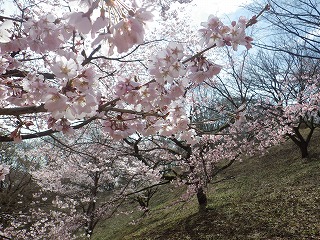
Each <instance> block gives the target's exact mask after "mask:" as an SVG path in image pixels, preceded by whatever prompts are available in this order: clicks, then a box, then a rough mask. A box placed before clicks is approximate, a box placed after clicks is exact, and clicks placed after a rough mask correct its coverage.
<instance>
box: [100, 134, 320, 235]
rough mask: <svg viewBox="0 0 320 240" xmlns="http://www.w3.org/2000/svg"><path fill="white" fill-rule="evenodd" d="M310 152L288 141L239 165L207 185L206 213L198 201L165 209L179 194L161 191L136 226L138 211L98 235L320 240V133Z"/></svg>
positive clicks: (108, 225) (106, 227)
mask: <svg viewBox="0 0 320 240" xmlns="http://www.w3.org/2000/svg"><path fill="white" fill-rule="evenodd" d="M310 153H311V156H312V158H311V160H310V161H308V162H307V161H305V160H302V159H301V158H300V155H299V150H298V149H297V147H295V145H294V144H293V143H291V142H290V141H288V142H286V143H285V144H283V145H282V146H277V147H273V148H271V149H270V151H269V153H268V154H266V155H264V156H261V157H254V158H250V159H247V160H245V161H243V162H242V163H239V162H238V163H235V164H234V165H233V166H231V167H230V168H229V169H227V170H226V171H225V172H224V173H223V175H222V176H220V178H223V177H230V176H233V177H234V179H232V180H228V181H223V182H220V183H218V184H215V185H211V186H210V187H209V189H208V196H209V207H208V208H209V210H208V211H207V212H206V213H203V214H199V213H197V204H196V200H195V199H194V200H193V201H192V202H190V203H187V204H185V205H184V206H181V205H179V206H174V207H171V208H165V209H163V208H164V207H165V206H166V204H168V202H172V200H173V199H174V198H176V197H177V196H174V195H173V194H172V193H167V194H166V198H167V199H163V198H162V197H163V196H164V192H163V191H164V190H163V189H162V190H161V191H162V192H161V194H160V195H158V197H156V199H155V203H154V205H155V206H154V208H153V209H152V210H151V214H150V215H149V216H147V217H145V218H143V219H141V220H140V221H139V222H138V223H137V224H135V225H129V222H130V221H132V220H133V218H134V217H135V216H137V215H132V216H131V217H126V218H124V217H118V218H115V219H113V220H111V221H108V222H105V223H104V224H103V225H101V227H100V229H99V230H98V232H97V234H96V235H95V237H94V239H101V240H107V239H113V240H117V239H119V240H120V239H121V240H123V239H126V240H137V239H138V240H140V239H141V240H155V239H158V240H178V239H179V240H180V239H192V240H202V239H203V240H204V239H207V240H209V239H212V240H220V239H224V240H231V239H277V240H278V239H296V240H303V239H305V240H311V239H318V240H320V132H319V131H318V132H317V133H316V134H315V136H314V137H313V140H312V145H311V148H310ZM170 198H171V199H170ZM164 200H165V201H166V203H161V201H164ZM168 200H169V201H168Z"/></svg>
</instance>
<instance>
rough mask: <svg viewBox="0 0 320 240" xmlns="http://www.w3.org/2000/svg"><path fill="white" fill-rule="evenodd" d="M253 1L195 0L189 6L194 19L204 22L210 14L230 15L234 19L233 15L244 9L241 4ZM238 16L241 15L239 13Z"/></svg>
mask: <svg viewBox="0 0 320 240" xmlns="http://www.w3.org/2000/svg"><path fill="white" fill-rule="evenodd" d="M252 2H253V0H193V2H191V4H189V6H188V8H190V14H191V18H192V19H195V20H196V21H200V22H203V21H206V20H207V19H208V16H209V15H210V14H213V15H216V16H218V17H230V18H231V19H232V15H234V14H235V13H236V12H239V11H241V10H242V9H243V8H241V7H240V6H243V5H246V4H249V3H252ZM195 5H196V6H195ZM237 17H239V16H238V14H237ZM248 17H249V16H248ZM232 20H237V19H232Z"/></svg>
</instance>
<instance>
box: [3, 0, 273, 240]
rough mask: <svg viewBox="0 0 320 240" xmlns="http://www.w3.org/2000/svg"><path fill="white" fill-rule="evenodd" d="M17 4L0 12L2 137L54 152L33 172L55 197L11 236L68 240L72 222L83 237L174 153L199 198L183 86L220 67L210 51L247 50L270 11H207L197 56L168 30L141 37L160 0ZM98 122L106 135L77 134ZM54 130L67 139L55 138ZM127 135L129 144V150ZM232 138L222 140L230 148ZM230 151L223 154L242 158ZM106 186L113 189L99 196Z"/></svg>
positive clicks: (150, 181)
mask: <svg viewBox="0 0 320 240" xmlns="http://www.w3.org/2000/svg"><path fill="white" fill-rule="evenodd" d="M14 2H15V4H14V6H15V7H16V9H17V12H15V13H6V12H4V14H3V15H1V17H0V20H1V23H0V24H1V26H0V74H1V75H0V97H1V98H0V99H1V100H0V115H1V119H0V121H1V123H2V126H1V135H0V141H1V142H9V141H16V142H19V141H21V140H24V139H33V138H40V137H44V136H50V137H51V138H53V139H55V141H54V143H55V144H58V145H59V147H60V150H59V151H55V149H53V148H52V147H47V149H43V152H44V153H45V152H47V153H48V154H47V156H46V158H45V159H46V162H45V164H44V166H43V167H42V168H41V169H40V170H39V172H36V173H35V174H34V176H35V178H36V179H37V180H38V184H39V186H41V187H42V189H43V191H44V192H45V193H48V192H50V193H52V194H53V195H54V196H57V198H56V199H55V201H54V206H53V209H50V210H49V212H48V209H46V210H43V209H37V208H32V209H30V212H29V214H24V215H23V216H22V220H21V221H18V220H17V221H12V224H11V226H10V227H9V228H8V229H7V231H6V234H7V235H6V236H9V237H15V238H19V237H21V236H26V235H28V236H30V237H33V238H34V239H36V238H38V239H41V238H43V236H52V237H57V236H59V237H62V236H64V237H65V238H68V239H72V237H73V236H74V234H75V233H78V230H79V229H82V230H83V229H85V230H84V233H85V234H87V235H89V236H90V235H91V234H92V232H93V229H94V227H95V225H96V224H97V222H98V221H99V220H100V219H102V218H103V217H106V216H107V215H108V213H110V214H111V213H112V211H113V210H112V208H116V206H117V203H118V202H119V201H120V202H121V200H122V199H125V198H126V197H127V196H129V195H133V194H135V193H140V192H141V191H143V190H148V189H150V187H149V186H150V185H151V186H153V185H157V184H162V183H161V178H160V177H161V174H160V171H159V167H166V166H167V165H168V161H169V162H170V161H172V159H174V161H175V162H179V164H180V165H181V166H183V167H187V168H188V171H189V174H188V179H187V180H186V181H185V182H183V184H189V185H193V186H196V189H197V190H196V192H197V193H198V194H199V198H201V197H203V195H201V193H203V188H202V187H203V185H204V184H203V182H202V180H201V179H203V177H202V176H203V174H200V172H201V171H202V170H204V171H207V170H206V169H207V167H205V168H203V167H202V166H203V165H201V164H200V165H201V166H200V165H199V163H198V162H197V161H198V160H199V157H192V156H191V154H190V149H191V146H193V145H195V144H197V143H198V142H199V138H198V136H197V131H196V130H195V129H194V127H193V126H192V124H191V122H190V118H189V116H188V110H189V106H191V103H192V97H191V95H190V93H191V92H192V89H194V88H195V87H197V86H199V85H200V84H201V83H203V82H204V81H205V80H206V79H210V78H212V77H213V76H216V75H217V74H219V72H220V71H221V68H222V67H221V66H220V65H218V64H216V63H215V61H214V60H213V59H210V56H206V54H207V52H209V51H211V50H212V49H214V48H222V47H223V48H225V47H229V48H230V49H232V50H234V51H236V50H237V49H238V47H239V45H242V46H244V47H245V48H246V49H250V48H251V42H252V41H253V39H252V38H251V37H249V36H247V34H246V33H245V30H246V28H247V27H249V26H251V25H253V24H255V23H256V21H257V18H258V17H259V16H260V15H261V14H262V13H263V12H264V11H265V10H267V9H268V7H265V8H264V9H263V10H262V11H261V12H260V13H259V14H258V15H257V16H254V17H253V18H251V19H250V20H248V19H246V18H245V17H240V18H239V20H238V21H232V22H231V23H230V24H227V25H225V24H224V23H222V21H221V20H220V19H219V18H217V17H215V16H213V15H211V16H209V17H208V21H206V22H203V23H201V29H200V30H199V33H200V37H199V39H197V40H198V42H199V45H198V46H196V47H195V48H194V49H196V51H193V49H190V48H189V46H188V43H187V44H186V45H183V44H182V43H181V41H180V42H178V41H175V40H176V39H174V37H173V39H170V40H169V41H166V39H156V38H154V36H155V35H154V33H151V34H150V35H148V34H149V33H148V31H147V29H146V25H147V23H148V22H150V21H151V20H152V19H153V18H155V16H157V15H156V12H157V11H160V13H161V11H162V14H163V13H164V11H163V9H164V6H165V7H167V6H166V3H165V5H162V4H163V2H162V1H151V2H149V1H142V5H141V6H140V5H138V4H137V3H136V2H135V1H120V0H112V1H102V0H81V1H69V2H65V1H61V2H58V3H56V1H49V0H47V1H43V2H40V3H34V2H33V1H30V2H28V3H26V4H25V3H21V2H19V1H14ZM179 2H188V1H179ZM78 4H79V5H78ZM159 4H160V8H159ZM153 8H154V11H153V12H152V9H153ZM165 17H166V18H167V19H168V18H170V15H167V16H165ZM180 35H181V34H180ZM179 37H181V36H179ZM193 41H195V40H193ZM186 46H187V47H186ZM198 49H202V50H199V51H198ZM194 52H197V53H194ZM241 112H242V110H241V111H240V110H239V111H238V112H236V113H234V114H235V115H236V116H238V115H239V116H240V115H241ZM239 118H240V119H243V118H241V117H239ZM235 123H239V122H238V121H236V122H235ZM94 124H96V125H97V126H100V127H99V131H100V132H101V134H102V135H103V136H105V138H104V139H107V140H106V141H105V142H102V143H101V142H99V144H98V143H97V142H94V141H93V140H92V139H91V140H90V141H89V142H86V138H85V137H86V135H83V134H81V133H79V132H77V131H76V130H79V129H86V128H87V127H91V126H93V125H94ZM238 125H239V124H238ZM235 126H237V125H236V124H235ZM230 129H231V130H230V131H231V133H235V132H234V131H236V130H232V129H234V128H230ZM238 129H239V128H238ZM232 131H233V132H232ZM58 132H62V133H63V134H65V135H64V137H61V138H59V139H58V138H57V137H56V135H57V134H56V135H53V134H54V133H58ZM110 137H111V138H112V139H113V140H115V141H112V142H111V140H110ZM236 137H237V136H236V135H235V138H236ZM122 139H125V140H124V142H125V144H127V146H129V147H130V148H133V151H131V152H130V153H128V152H125V151H124V149H125V148H124V147H123V145H121V144H123V143H122V142H121V141H119V140H122ZM141 139H147V140H148V141H144V140H143V141H142V140H141ZM163 139H166V141H163V142H162V143H164V144H163V145H162V144H161V140H163ZM243 139H245V138H242V140H243ZM167 140H169V141H167ZM231 140H232V139H231ZM231 140H230V141H229V140H228V139H225V140H223V141H222V142H225V141H227V142H229V143H225V144H230V146H231V145H232V141H231ZM117 141H118V142H117ZM65 142H66V143H65ZM168 142H170V144H171V145H170V144H169V147H168ZM164 145H165V146H164ZM171 146H172V148H171ZM223 146H224V145H223V144H222V145H221V148H220V150H221V151H222V150H223ZM233 146H234V145H233ZM204 149H205V147H201V145H200V146H199V147H198V149H197V150H195V151H194V152H195V154H198V155H197V156H200V157H202V156H203V155H204V153H205V154H206V156H216V157H217V159H222V158H220V157H218V155H219V154H220V153H219V152H217V151H214V150H213V148H212V149H211V148H210V151H211V153H210V154H209V152H208V151H207V150H204ZM164 150H165V152H167V154H168V155H165V156H163V155H162V154H163V151H164ZM239 151H240V150H239ZM198 152H199V153H198ZM34 154H36V153H34ZM211 154H213V155H211ZM230 154H231V155H230V156H226V155H221V156H224V157H225V158H228V159H229V158H230V157H231V158H232V157H235V156H237V153H235V154H233V153H230ZM155 156H156V158H155ZM177 156H178V157H177ZM116 159H120V160H119V161H116ZM132 159H134V161H133V160H132ZM201 160H202V163H203V162H204V158H203V159H201ZM210 164H211V165H212V161H211V162H210V163H209V162H208V164H204V165H205V166H207V165H210ZM211 165H210V166H211ZM200 169H202V170H200ZM205 176H206V177H207V176H209V174H207V173H205ZM210 178H211V177H210ZM199 179H200V180H199ZM208 181H209V180H205V183H207V182H208ZM105 188H112V190H115V191H114V192H113V193H112V194H110V196H104V198H103V200H100V199H99V196H100V194H101V192H104V191H105V190H106V189H105ZM129 189H130V191H128V190H129ZM139 189H140V190H139ZM200 195H201V196H200ZM50 196H51V195H50ZM38 197H39V199H41V200H39V201H40V202H41V201H46V200H42V199H43V196H41V195H39V196H38ZM199 198H198V199H199ZM36 204H37V202H35V205H34V206H36ZM24 222H27V223H28V224H27V225H28V226H27V225H26V224H24ZM31 223H32V224H31Z"/></svg>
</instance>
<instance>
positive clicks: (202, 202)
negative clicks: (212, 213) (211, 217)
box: [197, 187, 208, 212]
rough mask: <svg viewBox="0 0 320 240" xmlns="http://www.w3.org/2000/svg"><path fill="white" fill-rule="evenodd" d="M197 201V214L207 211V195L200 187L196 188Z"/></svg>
mask: <svg viewBox="0 0 320 240" xmlns="http://www.w3.org/2000/svg"><path fill="white" fill-rule="evenodd" d="M197 199H198V203H199V212H205V211H206V209H207V203H208V202H207V195H206V194H205V192H204V191H203V188H202V187H200V188H198V191H197Z"/></svg>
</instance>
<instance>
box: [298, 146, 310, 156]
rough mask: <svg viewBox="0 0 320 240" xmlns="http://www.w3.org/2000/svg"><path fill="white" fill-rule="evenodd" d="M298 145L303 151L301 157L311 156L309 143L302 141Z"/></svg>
mask: <svg viewBox="0 0 320 240" xmlns="http://www.w3.org/2000/svg"><path fill="white" fill-rule="evenodd" d="M298 146H299V149H300V152H301V158H308V157H309V152H308V143H306V142H301V143H300V144H299V145H298Z"/></svg>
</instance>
